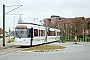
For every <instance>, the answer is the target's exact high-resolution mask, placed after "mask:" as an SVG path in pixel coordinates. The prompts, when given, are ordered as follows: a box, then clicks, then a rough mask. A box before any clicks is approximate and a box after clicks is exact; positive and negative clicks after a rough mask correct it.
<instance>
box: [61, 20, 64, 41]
mask: <svg viewBox="0 0 90 60" xmlns="http://www.w3.org/2000/svg"><path fill="white" fill-rule="evenodd" d="M63 23H64V22H63V19H62V38H61V39H62V42H63V38H64V37H63V36H64V24H63Z"/></svg>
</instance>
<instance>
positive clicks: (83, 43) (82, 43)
mask: <svg viewBox="0 0 90 60" xmlns="http://www.w3.org/2000/svg"><path fill="white" fill-rule="evenodd" d="M77 43H78V44H80V45H90V42H77Z"/></svg>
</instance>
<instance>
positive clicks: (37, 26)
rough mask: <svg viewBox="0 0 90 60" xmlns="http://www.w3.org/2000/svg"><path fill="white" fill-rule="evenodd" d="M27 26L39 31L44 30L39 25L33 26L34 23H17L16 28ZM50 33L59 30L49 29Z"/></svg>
mask: <svg viewBox="0 0 90 60" xmlns="http://www.w3.org/2000/svg"><path fill="white" fill-rule="evenodd" d="M19 25H20V26H27V28H31V27H33V28H34V29H40V30H45V27H44V26H43V25H39V24H34V23H18V25H17V26H19ZM48 28H49V27H48ZM49 30H50V31H55V30H57V31H58V32H60V30H59V29H55V28H50V29H49Z"/></svg>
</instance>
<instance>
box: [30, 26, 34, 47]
mask: <svg viewBox="0 0 90 60" xmlns="http://www.w3.org/2000/svg"><path fill="white" fill-rule="evenodd" d="M32 41H33V27H31V41H30V44H31V46H32Z"/></svg>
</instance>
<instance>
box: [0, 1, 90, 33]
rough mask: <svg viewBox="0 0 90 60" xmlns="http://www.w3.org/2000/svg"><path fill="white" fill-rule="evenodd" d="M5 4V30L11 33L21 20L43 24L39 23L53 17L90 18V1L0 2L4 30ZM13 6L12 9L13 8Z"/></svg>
mask: <svg viewBox="0 0 90 60" xmlns="http://www.w3.org/2000/svg"><path fill="white" fill-rule="evenodd" d="M3 4H5V6H6V7H5V13H7V12H8V11H11V10H12V9H15V8H17V7H19V6H20V5H22V6H21V7H19V8H18V9H16V10H14V11H11V12H9V13H7V14H5V30H6V31H9V27H10V29H11V31H13V28H14V27H15V26H16V25H17V22H18V20H19V18H20V14H21V18H22V21H24V22H33V23H37V24H41V23H40V22H39V21H40V20H43V19H44V18H50V16H51V15H59V16H60V17H65V18H74V17H82V16H84V17H86V18H88V17H90V6H89V4H90V0H0V28H3V18H2V17H3V16H2V15H3V9H2V7H3ZM11 6H12V7H11Z"/></svg>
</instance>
